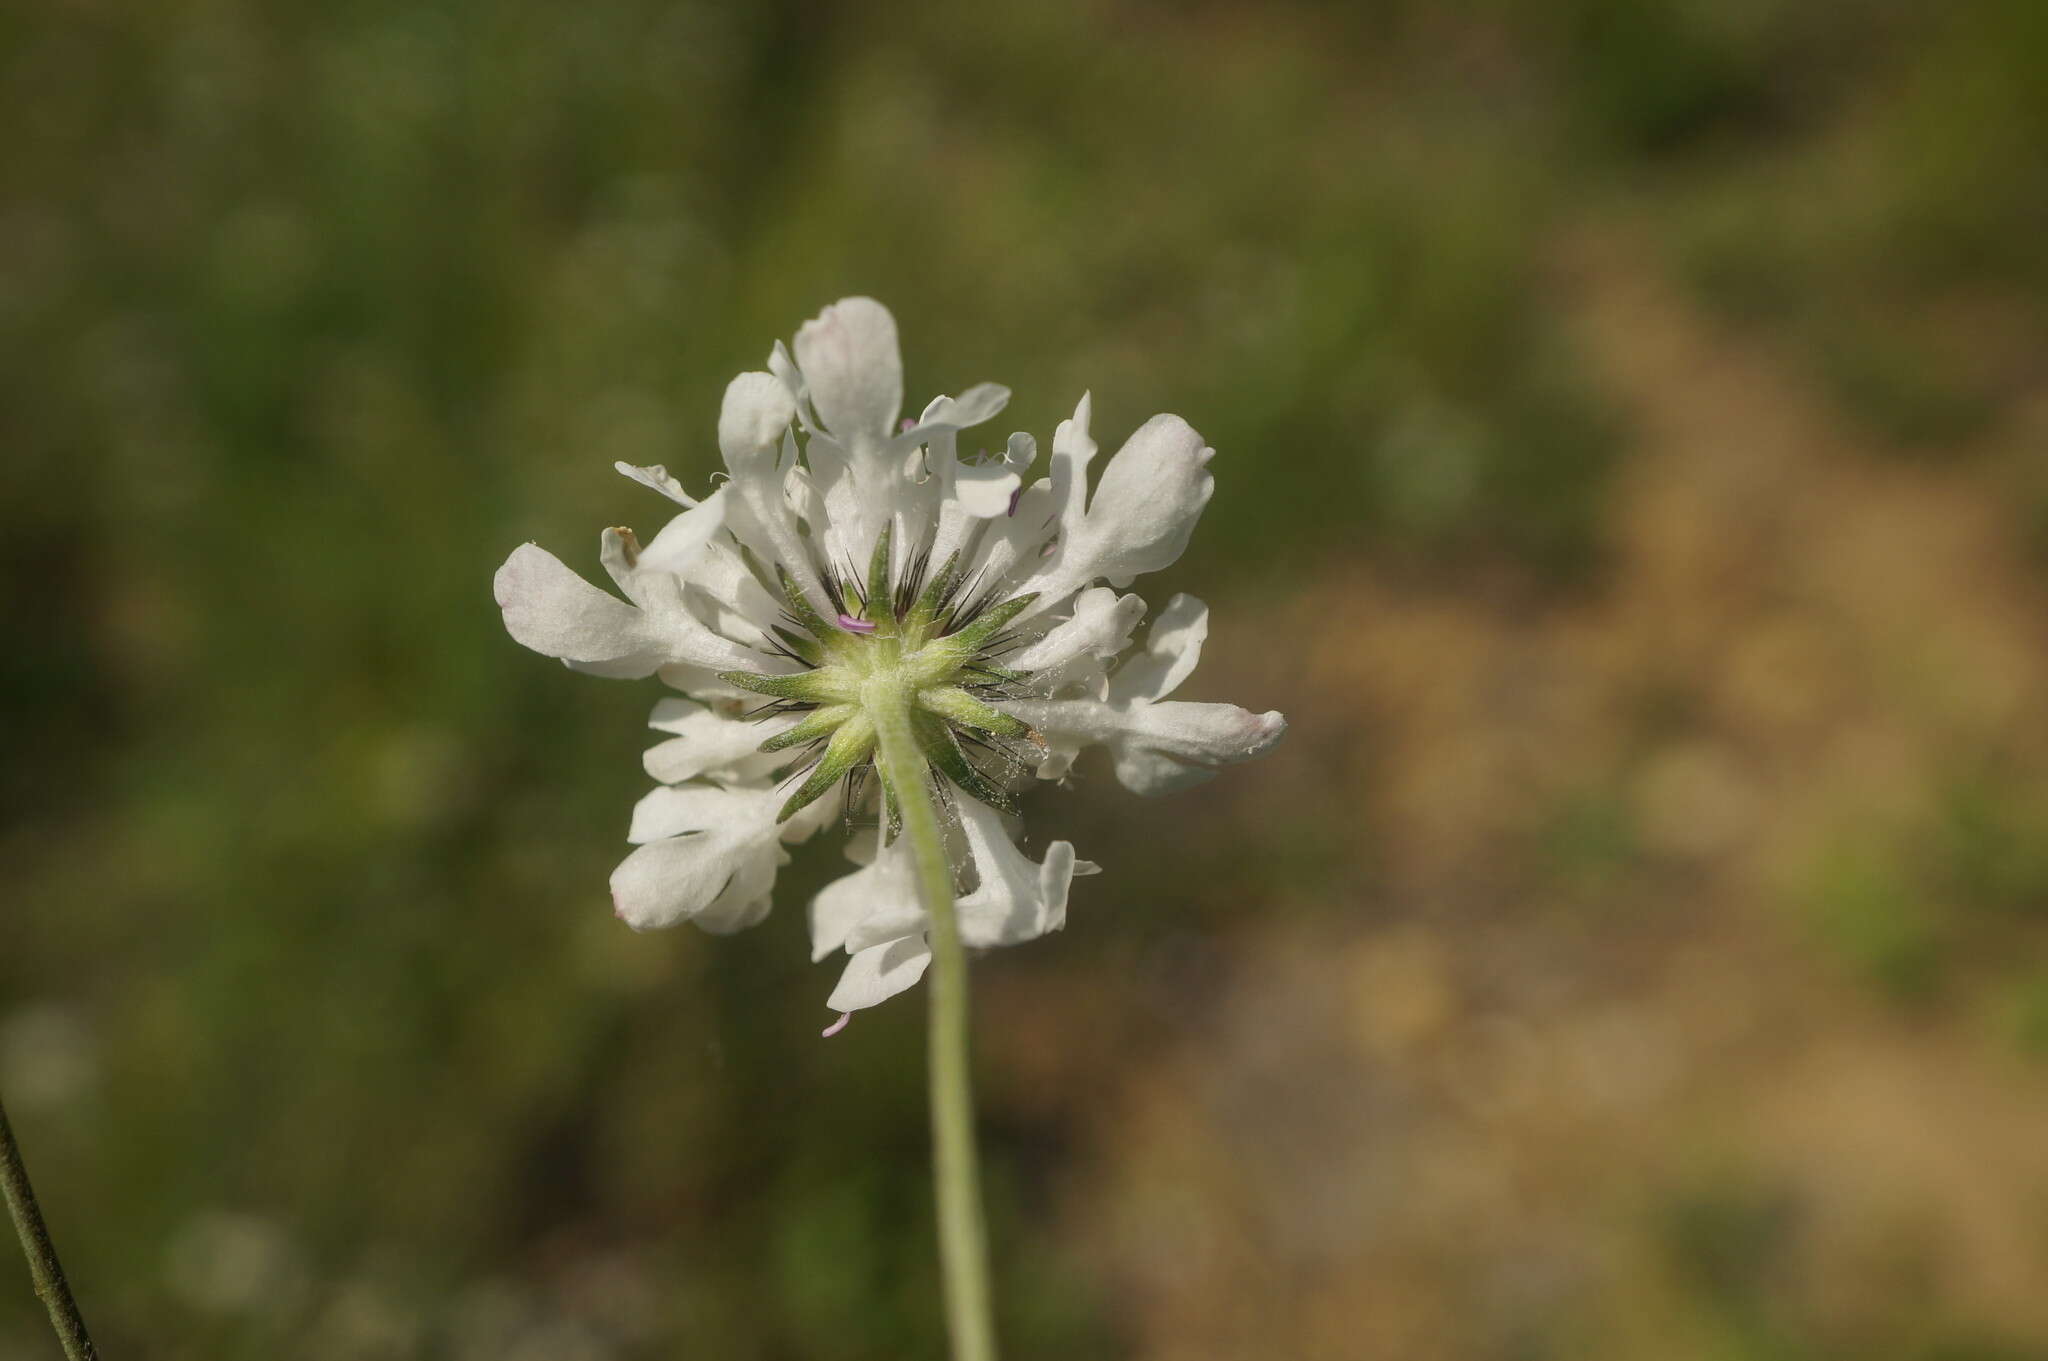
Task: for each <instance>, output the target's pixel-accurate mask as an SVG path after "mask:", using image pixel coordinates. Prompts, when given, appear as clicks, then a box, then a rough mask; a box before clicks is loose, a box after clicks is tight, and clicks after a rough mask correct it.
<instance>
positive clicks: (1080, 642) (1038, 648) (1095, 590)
mask: <svg viewBox="0 0 2048 1361" xmlns="http://www.w3.org/2000/svg"><path fill="white" fill-rule="evenodd" d="M1144 617H1145V602H1144V601H1142V600H1140V599H1138V597H1136V596H1134V595H1126V596H1119V595H1118V594H1117V593H1116V592H1115V591H1112V590H1110V589H1109V588H1108V587H1107V586H1095V587H1091V588H1090V589H1088V590H1085V591H1083V592H1081V594H1079V595H1077V596H1075V597H1074V612H1073V614H1072V615H1071V616H1070V617H1068V618H1067V619H1065V620H1063V621H1061V622H1060V623H1058V624H1056V625H1054V626H1053V628H1052V630H1051V631H1050V632H1049V633H1047V634H1046V635H1045V636H1044V637H1043V638H1040V639H1039V640H1038V641H1037V642H1035V643H1033V644H1031V645H1030V646H1029V647H1026V648H1024V649H1022V650H1020V651H1019V652H1017V653H1016V654H1015V655H1014V656H1011V657H1007V658H1005V659H1004V661H1003V664H1004V665H1005V666H1009V667H1014V668H1015V669H1016V670H1019V671H1029V672H1044V671H1052V670H1056V669H1058V668H1059V667H1062V666H1065V665H1066V664H1067V663H1069V662H1071V661H1074V660H1075V659H1077V658H1083V657H1099V658H1108V657H1114V656H1116V655H1117V654H1118V653H1119V652H1122V651H1123V650H1124V649H1125V648H1126V647H1129V646H1130V642H1131V630H1132V629H1134V628H1136V627H1137V626H1138V621H1139V620H1140V619H1142V618H1144Z"/></svg>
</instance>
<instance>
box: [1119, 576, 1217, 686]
mask: <svg viewBox="0 0 2048 1361" xmlns="http://www.w3.org/2000/svg"><path fill="white" fill-rule="evenodd" d="M1208 637H1209V607H1208V606H1207V605H1204V604H1203V603H1202V602H1201V601H1199V600H1197V599H1195V597H1193V596H1191V595H1176V596H1175V597H1174V598H1173V599H1171V600H1169V601H1167V602H1166V608H1165V609H1163V610H1161V611H1160V612H1159V615H1158V617H1157V618H1156V619H1154V620H1153V621H1152V627H1151V629H1150V630H1148V631H1147V632H1146V634H1145V650H1144V651H1143V652H1141V653H1139V654H1138V655H1137V656H1135V657H1133V658H1131V659H1130V660H1129V661H1127V662H1125V663H1124V664H1123V665H1122V666H1120V667H1118V668H1117V672H1116V675H1115V676H1113V677H1111V678H1110V682H1109V697H1110V698H1111V699H1113V700H1125V699H1143V700H1152V699H1164V698H1166V697H1167V696H1168V695H1170V694H1172V693H1173V692H1174V691H1175V690H1177V689H1179V688H1180V683H1181V682H1182V681H1184V680H1186V679H1187V678H1188V677H1189V675H1191V674H1192V673H1193V672H1194V669H1195V667H1196V665H1197V664H1198V663H1199V662H1200V661H1201V660H1202V644H1203V643H1204V642H1206V641H1207V640H1208Z"/></svg>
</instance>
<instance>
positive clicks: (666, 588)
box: [597, 506, 792, 674]
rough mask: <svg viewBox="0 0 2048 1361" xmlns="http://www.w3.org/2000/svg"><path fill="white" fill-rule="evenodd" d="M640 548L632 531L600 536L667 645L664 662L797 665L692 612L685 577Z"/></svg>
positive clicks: (602, 553)
mask: <svg viewBox="0 0 2048 1361" xmlns="http://www.w3.org/2000/svg"><path fill="white" fill-rule="evenodd" d="M697 509H698V510H702V509H704V507H703V506H699V507H698V508H697ZM687 513H688V514H695V513H696V512H695V511H691V512H687ZM636 547H637V546H636V545H635V544H634V543H633V542H632V538H631V534H630V531H626V530H619V529H607V530H606V531H605V532H604V534H603V536H602V537H601V538H600V539H599V541H598V550H597V551H598V557H599V558H600V559H601V560H602V561H603V562H604V565H605V570H606V571H608V572H609V573H611V577H612V580H613V581H615V582H617V583H618V585H619V589H620V590H622V591H624V592H625V593H626V595H627V596H628V597H629V598H630V599H631V600H632V602H633V603H634V604H635V605H637V606H639V608H640V615H641V620H640V628H641V630H642V632H644V633H646V634H647V635H648V636H650V637H652V638H654V639H656V640H658V641H659V643H660V644H661V646H662V647H664V648H665V649H666V651H667V655H666V656H664V657H663V658H662V660H663V661H665V662H668V661H675V662H689V663H690V664H691V665H693V666H702V667H709V668H712V669H715V670H723V671H769V672H778V673H779V672H784V671H788V670H790V669H792V668H791V667H790V666H787V665H783V664H781V663H779V662H778V661H777V660H776V659H775V658H773V657H772V656H769V655H767V654H764V653H761V652H757V651H754V650H752V649H750V648H747V647H744V646H742V645H741V644H739V643H736V642H734V641H733V640H732V639H730V638H726V637H723V636H721V635H719V634H717V633H714V632H712V630H711V628H710V626H709V625H707V624H706V623H705V622H704V621H703V620H702V619H699V618H698V617H697V616H696V615H695V614H694V613H692V612H691V610H690V607H689V602H688V600H687V598H686V597H685V595H684V592H683V581H682V578H680V577H678V576H676V575H675V574H674V573H673V572H661V571H652V570H647V569H643V568H642V567H641V566H640V564H639V557H638V553H637V552H636ZM642 674H645V673H642Z"/></svg>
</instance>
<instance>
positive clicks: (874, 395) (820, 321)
mask: <svg viewBox="0 0 2048 1361" xmlns="http://www.w3.org/2000/svg"><path fill="white" fill-rule="evenodd" d="M796 362H797V365H798V367H799V368H801V369H802V370H803V377H804V384H805V386H806V387H807V388H808V389H809V391H810V397H811V405H812V407H813V408H814V409H815V410H816V411H817V413H818V419H819V421H820V422H821V423H822V424H823V425H824V427H825V429H826V430H828V431H830V432H831V433H832V434H833V435H834V436H835V437H837V438H838V439H839V441H840V442H841V443H842V444H859V443H864V442H866V441H869V440H872V441H875V442H880V441H882V440H886V439H887V438H888V437H889V434H890V428H891V427H892V426H894V425H895V424H896V413H897V412H899V411H901V410H902V409H903V358H902V355H901V353H900V352H899V351H898V349H897V344H896V319H895V318H894V317H892V316H890V315H889V309H888V308H886V307H884V306H882V304H880V303H878V302H876V301H875V300H874V299H873V298H844V299H841V300H840V301H839V302H836V303H834V304H833V305H832V306H830V307H828V308H826V309H825V310H824V311H823V312H822V313H820V314H819V315H818V316H817V317H816V318H814V319H812V320H810V321H807V322H805V323H804V324H803V326H802V328H801V329H799V330H798V331H797V333H796Z"/></svg>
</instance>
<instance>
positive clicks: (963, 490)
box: [953, 460, 1024, 520]
mask: <svg viewBox="0 0 2048 1361" xmlns="http://www.w3.org/2000/svg"><path fill="white" fill-rule="evenodd" d="M955 469H956V471H955V472H954V474H953V495H954V497H955V499H957V500H958V501H959V502H960V506H961V508H962V509H963V510H965V511H966V512H967V513H968V514H969V515H972V516H974V517H976V518H977V519H982V520H993V519H994V518H995V517H996V516H998V515H1007V514H1009V513H1010V505H1011V503H1012V502H1013V501H1014V500H1015V499H1016V497H1017V495H1018V494H1019V493H1020V492H1021V491H1022V490H1023V487H1024V479H1023V477H1022V476H1020V475H1019V474H1018V473H1017V472H1016V471H1015V470H1014V469H1012V468H1011V467H1010V465H1009V464H1008V462H1006V461H996V460H991V461H990V462H987V463H960V462H958V461H957V460H956V461H955Z"/></svg>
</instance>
